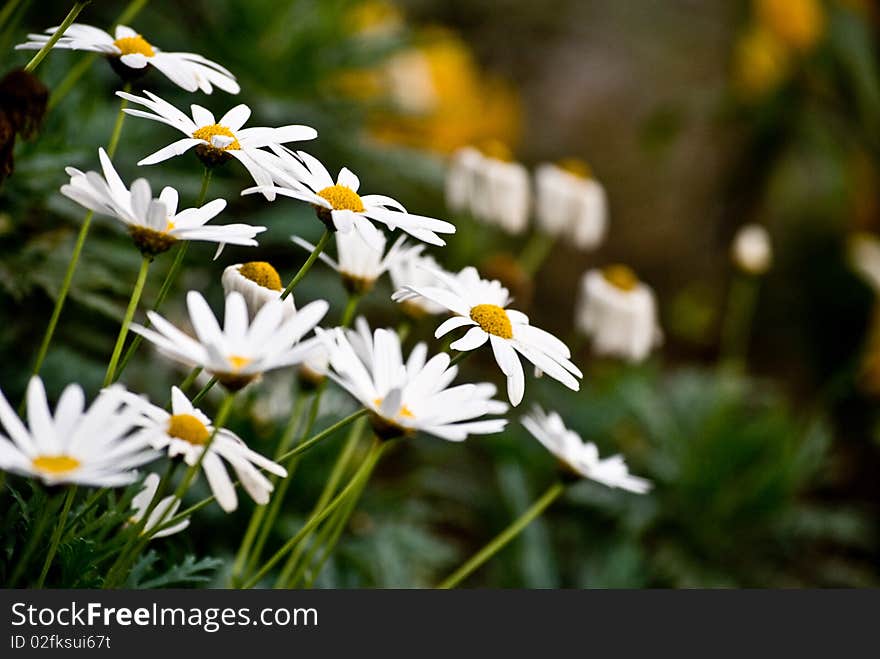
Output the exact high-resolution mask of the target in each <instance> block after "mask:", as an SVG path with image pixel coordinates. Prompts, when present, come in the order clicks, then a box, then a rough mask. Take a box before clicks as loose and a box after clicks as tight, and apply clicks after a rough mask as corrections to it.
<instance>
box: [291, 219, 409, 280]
mask: <svg viewBox="0 0 880 659" xmlns="http://www.w3.org/2000/svg"><path fill="white" fill-rule="evenodd" d="M405 238H406V236H400V237H399V238H398V239H397V240H396V241H395V242H394V244H393V245H391V247H390V248H389V249H388V251H387V252H385V236H382V235H380V239H379V242H380V243H381V244H382V249H379V250H377V249H375V248H374V247H373V246H372V245H370V244H369V243H367V241H366V240H364V238H363V237H362V236H361V234H360V233H358V232H357V231H349V232H348V233H340V234H338V235H337V236H336V252H337V255H338V260H333V259H332V258H330V256H328V255H327V254H326V253H324V252H322V253H321V254H320V255H319V257H318V258H320V259H321V260H322V261H324V263H326V264H327V265H329V266H330V267H331V268H333V269H334V270H336V272H338V273H339V276H340V277H341V278H342V283H343V285H344V286H345V289H346V290H347V291H348V292H349V293H352V294H358V295H362V294H364V293H367V292H369V291H370V290H372V288H373V285H374V284H375V283H376V280H377V279H379V277H381V276H382V275H383V274H384V273H385V271H386V270H388V269H389V268H391V267H392V266H393V264H394V263H395V262H396V261H398V260H399V259H400V258H401V257H402V256H403V255H404V254H405V253H406V252H407V248H405V247H404V246H403V241H404V240H405ZM292 239H293V242H295V243H296V244H297V245H299V246H300V247H302V248H303V249H306V250H308V251H309V252H312V251H314V250H315V246H314V245H312V244H311V243H310V242H308V241H306V240H303V239H302V238H300V237H299V236H293V238H292Z"/></svg>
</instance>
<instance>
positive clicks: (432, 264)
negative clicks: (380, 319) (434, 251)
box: [388, 245, 452, 318]
mask: <svg viewBox="0 0 880 659" xmlns="http://www.w3.org/2000/svg"><path fill="white" fill-rule="evenodd" d="M438 270H439V271H440V272H446V271H445V270H444V269H443V268H441V267H440V264H439V263H437V261H436V259H435V258H434V257H433V256H429V255H425V254H422V246H421V245H417V246H415V247H413V248H411V249H408V250H406V252H405V253H403V254H401V256H400V258H398V259H395V260H394V263H392V264H391V265H390V266H389V267H388V274H389V276H390V277H391V285H392V286H393V287H394V290H398V289H401V288H403V287H404V286H430V285H431V284H433V283H435V281H436V279H435V278H434V275H433V274H432V272H433V271H438ZM446 274H449V275H450V276H452V275H451V274H450V273H446ZM400 306H401V307H402V308H403V310H404V311H405V312H406V313H407V314H408V315H409V316H411V317H413V318H421V317H422V316H425V315H432V316H436V315H437V314H441V313H445V312H446V307H444V306H443V305H442V304H437V303H436V302H434V301H432V300H429V299H427V298H424V297H419V296H415V297H413V298H410V299H407V300H403V301H402V302H401V304H400Z"/></svg>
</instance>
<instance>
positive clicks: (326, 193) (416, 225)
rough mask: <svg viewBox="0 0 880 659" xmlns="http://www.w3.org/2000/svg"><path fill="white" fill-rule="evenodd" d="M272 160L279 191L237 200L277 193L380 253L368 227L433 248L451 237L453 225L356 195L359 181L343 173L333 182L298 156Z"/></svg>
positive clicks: (316, 164) (279, 153)
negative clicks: (382, 227) (447, 235)
mask: <svg viewBox="0 0 880 659" xmlns="http://www.w3.org/2000/svg"><path fill="white" fill-rule="evenodd" d="M273 150H274V151H275V154H273V155H274V157H273V158H272V159H271V163H273V164H272V165H270V168H271V170H272V176H273V177H274V178H275V180H276V181H277V182H278V183H279V186H281V187H271V188H263V187H256V188H250V189H249V190H245V191H244V192H243V193H242V194H248V193H251V192H262V193H264V194H266V195H267V196H268V195H269V194H274V193H278V194H280V195H284V196H286V197H293V198H294V199H299V200H301V201H306V202H308V203H310V204H312V205H313V206H314V207H315V208H316V209H317V212H318V217H319V218H320V219H321V221H322V222H324V224H325V225H326V226H327V228H328V229H331V230H335V231H338V232H340V233H348V232H349V231H351V230H352V229H355V230H356V231H358V233H360V234H361V235H362V236H363V238H364V240H365V241H366V242H367V243H368V244H369V245H371V246H372V247H373V248H374V249H376V250H379V251H381V250H382V249H384V247H385V244H384V242H383V241H382V232H381V231H380V230H379V229H377V228H376V227H375V226H374V225H373V222H381V223H382V224H384V225H385V226H387V227H388V228H389V229H391V230H392V231H393V230H395V229H398V228H399V229H401V230H403V231H405V232H406V233H408V234H409V235H411V236H413V237H414V238H418V239H419V240H421V241H423V242H426V243H431V244H432V245H445V244H446V242H445V241H444V240H443V239H441V238H440V237H439V236H438V235H437V233H455V225H453V224H450V223H449V222H445V221H444V220H438V219H435V218H433V217H426V216H424V215H414V214H413V213H409V212H407V210H406V208H404V207H403V206H402V205H401V204H400V202H398V201H395V200H394V199H392V198H391V197H386V196H384V195H364V196H361V195H359V194H358V190H359V189H360V180H359V179H358V177H357V176H355V175H354V173H352V172H351V171H350V170H349V169H347V168H345V167H343V168H342V169H341V170H340V172H339V176H337V177H336V181H335V182H334V180H333V178H332V177H331V176H330V173H329V172H328V171H327V169H326V168H325V167H324V165H322V164H321V163H320V161H319V160H318V159H317V158H315V157H313V156H310V155H309V154H308V153H305V152H303V151H297V152H296V153H293V152H292V151H290V150H289V149H282V148H278V147H276V148H275V149H273Z"/></svg>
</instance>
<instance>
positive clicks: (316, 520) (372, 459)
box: [243, 440, 393, 588]
mask: <svg viewBox="0 0 880 659" xmlns="http://www.w3.org/2000/svg"><path fill="white" fill-rule="evenodd" d="M392 443H393V441H387V442H382V441H378V440H377V441H376V443H375V444H373V447H372V448H371V449H370V452H369V454H368V455H367V457H366V459H365V460H364V462H363V464H362V465H361V467H360V469H358V471H357V472H356V473H355V475H354V476H353V477H352V479H351V481H349V483H348V485H346V486H345V488H343V490H342V491H341V492H340V493H339V494H338V495H336V498H334V499H333V501H331V502H330V503H329V504H327V506H326V507H325V508H324V510H322V511H321V512H320V513H319V514H318V515H316V516H315V517H313V518H311V519H310V520H309V521H308V522H306V523H305V524H304V525H303V527H302V528H301V529H300V530H299V531H297V533H296V534H295V535H294V536H293V537H292V538H291V539H290V540H288V541H287V542H285V543H284V545H282V546H281V548H280V549H279V550H278V551H277V552H275V554H273V555H272V558H270V559H269V560H268V561H266V563H265V564H264V565H263V567H261V568H260V569H259V570H258V571H257V573H256V574H255V575H254V576H253V577H251V578H250V579H249V580H248V581H247V583H245V584H244V586H243V587H244V588H253V587H254V586H256V585H257V584H258V583H260V581H261V580H262V579H263V577H265V576H266V575H267V574H268V573H269V571H270V570H271V569H272V568H273V567H275V565H276V564H277V563H278V561H280V560H281V559H282V558H284V554H286V553H287V552H288V551H290V549H291V548H292V547H295V546H296V545H297V543H299V541H300V539H301V538H303V537H304V536H305V535H307V534H308V533H310V532H311V531H312V529H314V528H315V527H317V526H318V524H320V523H321V522H322V521H324V520H325V519H326V518H327V517H328V516H330V514H331V513H332V512H333V511H334V510H336V508H338V507H339V505H340V504H342V502H343V501H345V500H346V498H347V497H348V495H349V494H350V493H351V492H352V491H353V490H354V489H355V488H357V487H358V486H359V484H360V481H361V479H363V478H364V476H365V475H366V474H369V473H370V472H371V471H372V469H373V466H374V465H375V464H376V463H377V462H378V461H379V458H381V457H382V454H383V453H384V452H385V451H386V450H387V449H388V447H389V446H391V444H392Z"/></svg>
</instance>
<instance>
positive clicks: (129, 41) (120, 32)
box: [15, 23, 239, 94]
mask: <svg viewBox="0 0 880 659" xmlns="http://www.w3.org/2000/svg"><path fill="white" fill-rule="evenodd" d="M57 29H58V28H57V27H52V28H49V29H48V30H46V31H45V34H29V35H28V39H30V41H27V42H25V43H22V44H19V45H17V46H16V47H15V48H16V50H39V49H40V48H42V47H43V46H45V45H46V43H47V42H48V41H49V39H51V38H52V35H53V34H54V33H55V31H56V30H57ZM52 47H53V48H66V49H69V50H87V51H91V52H94V53H99V54H101V55H104V56H106V57H108V58H110V61H111V63H114V65H115V64H116V62H118V63H119V64H121V65H122V66H123V67H124V69H122V70H120V75H122V76H123V77H124V78H128V79H130V78H131V77H135V76H137V75H139V74H140V73H141V72H145V71H146V67H147V65H150V66H153V67H155V68H156V69H157V70H158V71H159V72H160V73H162V74H163V75H164V76H165V77H166V78H168V79H169V80H170V81H171V82H173V83H174V84H176V85H177V86H179V87H182V88H183V89H185V90H186V91H188V92H194V91H196V90H197V89H200V90H201V91H203V92H204V93H206V94H210V93H211V92H212V91H213V86H212V85H216V86H217V87H219V88H220V89H222V90H223V91H226V92H229V93H230V94H237V93H238V92H239V86H238V83H237V82H236V81H235V76H234V75H232V74H231V73H230V72H229V71H227V70H226V69H224V68H223V67H222V66H220V65H219V64H217V63H216V62H212V61H211V60H209V59H205V58H204V57H202V56H201V55H196V54H195V53H166V52H164V51H161V50H159V48H157V47H156V46H155V45H153V44H151V43H150V42H148V41H147V40H146V39H144V38H143V37H142V36H141V35H140V34H138V33H137V32H135V31H134V30H132V29H131V28H130V27H127V26H125V25H119V26H117V27H116V31H115V33H114V36H111V35H110V34H108V33H107V32H105V31H104V30H101V29H99V28H96V27H92V26H91V25H83V24H82V23H73V24H72V25H71V26H70V27H68V28H67V31H66V32H65V33H64V35H63V36H62V37H61V38H60V39H59V40H58V41H57V42H56V43H55V45H54V46H52ZM116 66H118V65H116ZM116 66H114V68H116Z"/></svg>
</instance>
